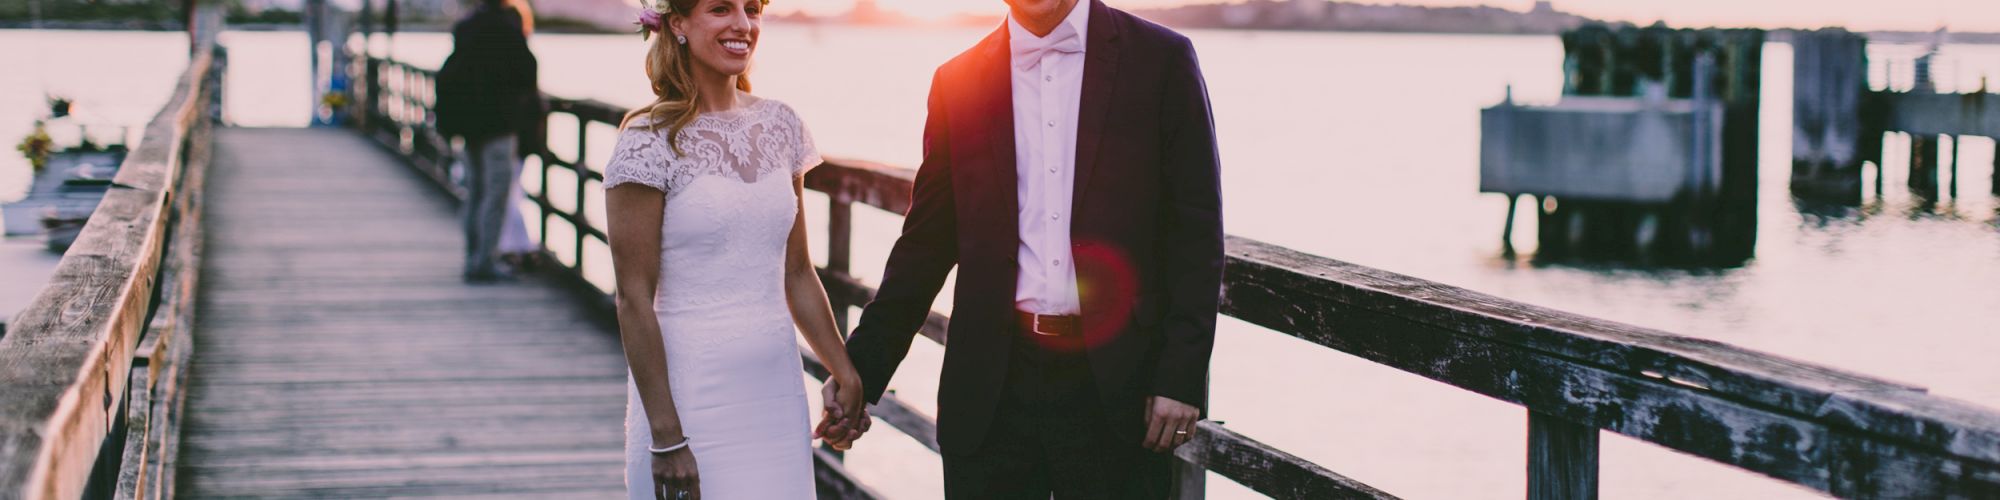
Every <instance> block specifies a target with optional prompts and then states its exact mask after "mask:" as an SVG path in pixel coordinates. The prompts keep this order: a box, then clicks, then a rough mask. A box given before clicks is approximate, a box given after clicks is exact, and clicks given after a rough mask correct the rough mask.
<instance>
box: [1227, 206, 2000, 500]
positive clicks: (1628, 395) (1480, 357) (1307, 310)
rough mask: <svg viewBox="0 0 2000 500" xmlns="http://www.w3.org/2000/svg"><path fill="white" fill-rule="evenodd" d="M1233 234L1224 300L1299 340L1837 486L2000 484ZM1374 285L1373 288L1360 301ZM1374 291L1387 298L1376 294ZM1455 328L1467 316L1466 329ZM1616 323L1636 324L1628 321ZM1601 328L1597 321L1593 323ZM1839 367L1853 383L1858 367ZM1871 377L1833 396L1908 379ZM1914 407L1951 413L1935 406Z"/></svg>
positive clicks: (1819, 417)
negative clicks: (1282, 257)
mask: <svg viewBox="0 0 2000 500" xmlns="http://www.w3.org/2000/svg"><path fill="white" fill-rule="evenodd" d="M1231 244H1232V245H1233V246H1232V250H1231V252H1232V255H1237V256H1239V257H1242V258H1241V260H1240V261H1241V262H1243V263H1244V264H1243V265H1237V266H1234V267H1232V268H1231V273H1230V276H1229V278H1228V279H1227V280H1226V283H1227V288H1228V290H1227V295H1226V300H1225V304H1224V310H1225V311H1226V312H1228V313H1229V314H1230V315H1232V316H1235V317H1237V318H1241V319H1244V320H1246V321H1249V322H1251V323H1255V324H1259V325H1262V326H1265V327H1268V328H1274V329H1278V330H1280V331H1288V332H1292V334H1293V335H1295V336H1298V337H1300V338H1301V339H1304V340H1307V341H1311V342H1314V343H1318V344H1321V345H1324V346H1327V347H1330V348H1333V349H1336V350H1339V351H1342V352H1347V353H1350V354H1354V355H1356V356H1360V357H1362V358H1365V359H1368V360H1371V361H1374V362H1376V363H1380V364H1383V365H1387V366H1390V367H1394V368H1397V369H1401V370H1403V371H1407V372H1410V373H1414V374H1417V375H1421V376H1424V377H1428V378H1431V379H1434V380H1438V381H1441V382H1445V383H1449V384H1451V385H1454V386H1457V387H1459V388H1462V389H1466V390H1469V391H1472V392H1475V393H1479V394H1483V395H1486V396H1490V397H1493V398H1496V399H1500V400H1502V401H1507V402H1510V403H1514V404H1519V405H1522V406H1526V407H1528V408H1530V409H1533V410H1536V411H1540V412H1544V413H1547V414H1550V415H1553V416H1557V417H1561V418H1563V419H1565V420H1569V421H1572V422H1578V423H1582V424H1585V425H1589V426H1592V427H1596V428H1600V429H1605V430H1610V431H1614V432H1618V433H1621V434H1626V435H1629V436H1633V437H1636V438H1639V439H1642V440H1645V441H1648V442H1651V443H1654V444H1657V445H1661V446H1665V447H1668V448H1673V449H1677V450H1681V451H1684V452H1687V453H1690V454H1694V455H1696V456H1701V457H1704V458H1708V459H1711V460H1715V461H1718V462H1722V463H1725V464H1730V465H1735V466H1737V467H1742V468H1744V469H1747V470H1751V471H1754V472H1759V473H1762V474H1765V475H1768V476H1771V477H1775V478H1778V479H1782V480H1786V481H1790V482H1793V483H1797V484H1800V485H1802V486H1807V487H1811V488H1815V489H1820V490H1822V491H1827V492H1829V493H1832V494H1835V495H1842V496H1864V497H1866V496H1940V495H1947V496H1948V495H1950V494H1959V495H1972V496H1982V495H1994V494H2000V489H1995V486H1994V485H1996V484H2000V467H1996V466H1994V465H1992V464H1990V463H1987V462H1983V461H1981V460H1978V459H1976V458H1973V457H1966V456H1963V455H1956V454H1953V453H1950V452H1948V451H1946V450H1944V449H1941V447H1935V446H1925V445H1923V444H1921V443H1919V442H1917V440H1909V441H1905V440H1902V439H1896V438H1893V437H1889V436H1884V435H1883V433H1879V432H1876V431H1878V430H1879V429H1870V428H1854V427H1850V425H1852V422H1851V421H1849V420H1846V419H1844V418H1832V417H1836V415H1826V414H1823V413H1821V412H1824V411H1825V409H1824V408H1819V409H1815V411H1810V412H1794V411H1789V410H1788V409H1786V408H1782V407H1773V406H1770V405H1767V404H1763V403H1762V402H1763V401H1769V400H1770V398H1769V397H1768V396H1769V395H1763V396H1765V397H1761V398H1749V397H1736V396H1735V395H1732V394H1730V393H1725V392H1721V391H1711V390H1706V389H1705V388H1703V387H1701V386H1698V385H1689V384H1688V382H1686V381H1685V380H1676V379H1669V378H1665V377H1659V378H1656V377H1653V376H1650V375H1648V374H1647V373H1646V372H1645V371H1641V370H1630V369H1628V368H1605V367H1602V365H1599V364H1597V363H1594V362H1591V361H1587V360H1579V359H1575V358H1571V357H1568V356H1565V355H1559V354H1555V353H1551V352H1548V351H1543V350H1538V349H1529V348H1524V347H1523V346H1521V345H1519V344H1515V343H1512V342H1506V341H1503V339H1504V340H1508V341H1512V340H1517V338H1516V337H1512V336H1501V335H1498V333H1499V332H1498V331H1504V330H1500V329H1501V326H1500V325H1496V324H1494V323H1504V322H1505V321H1506V320H1502V319H1498V318H1489V319H1486V320H1474V319H1467V320H1464V321H1462V322H1460V323H1444V324H1438V323H1431V322H1423V321H1420V319H1419V318H1423V317H1425V314H1426V313H1423V312H1413V310H1416V309H1423V308H1422V307H1421V306H1412V305H1399V304H1393V302H1397V301H1402V300H1424V299H1418V298H1416V297H1429V298H1432V299H1436V298H1439V297H1443V296H1439V295H1431V294H1436V293H1438V292H1439V291H1440V290H1443V289H1445V288H1448V287H1443V286H1442V285H1435V286H1434V287H1432V288H1431V289H1430V290H1427V291H1426V292H1423V293H1424V295H1415V294H1412V293H1401V294H1391V293H1383V292H1380V291H1374V292H1370V291H1369V290H1368V289H1366V288H1358V287H1352V286H1347V285H1341V284H1342V283H1352V282H1353V281H1348V280H1356V281H1359V280H1365V279H1369V278H1359V277H1348V276H1342V273H1343V272H1370V273H1380V271H1373V270H1366V271H1356V270H1353V268H1354V267H1356V266H1350V265H1346V264H1340V263H1334V262H1332V261H1325V260H1324V259H1320V258H1317V257H1313V258H1312V259H1319V260H1322V261H1324V262H1325V263H1323V264H1322V265H1318V266H1315V265H1311V264H1310V263H1308V262H1303V260H1304V259H1300V261H1293V262H1288V263H1285V264H1283V265H1259V263H1260V262H1262V261H1261V260H1259V259H1256V258H1254V257H1255V256H1256V254H1255V253H1253V252H1246V251H1245V249H1244V248H1242V246H1243V245H1248V244H1251V243H1246V242H1245V241H1242V240H1237V241H1232V242H1231ZM1258 245H1261V244H1258ZM1258 251H1260V252H1270V251H1284V250H1282V249H1279V250H1269V249H1259V250H1258ZM1285 252H1289V251H1285ZM1246 253H1247V254H1248V255H1245V254H1246ZM1301 273H1308V274H1309V275H1310V277H1307V276H1301ZM1319 276H1326V277H1332V279H1331V281H1330V282H1331V283H1333V284H1335V285H1333V286H1327V285H1322V286H1320V287H1319V288H1318V289H1314V288H1304V287H1301V286H1298V285H1296V284H1294V283H1295V282H1297V281H1303V280H1310V279H1314V278H1318V277H1319ZM1404 279H1409V278H1404ZM1464 293H1466V294H1470V293H1471V292H1464ZM1371 297H1372V298H1374V301H1375V302H1371V301H1370V298H1371ZM1487 300H1493V301H1498V299H1487ZM1381 301H1390V302H1392V303H1391V304H1386V305H1385V304H1381V303H1380V302H1381ZM1517 306H1518V307H1520V308H1528V307H1529V306H1520V305H1518V304H1517ZM1452 310H1455V311H1463V309H1460V308H1459V307H1458V306H1452ZM1528 314H1529V315H1531V317H1536V318H1541V319H1549V318H1551V316H1555V315H1562V313H1556V312H1552V311H1532V312H1529V313H1528ZM1544 324H1546V323H1544ZM1453 325H1457V326H1453ZM1461 328H1477V330H1475V331H1472V332H1467V331H1463V330H1461ZM1623 328H1625V329H1631V330H1637V329H1636V328H1634V327H1629V326H1625V327H1623ZM1603 334H1604V333H1603V330H1598V331H1597V333H1596V335H1603ZM1574 341H1577V342H1581V341H1582V340H1574ZM1657 342H1659V341H1646V340H1633V341H1631V342H1628V343H1624V344H1621V345H1624V346H1626V348H1628V349H1635V350H1636V349H1638V347H1637V346H1643V345H1646V344H1648V343H1657ZM1617 348H1618V347H1606V349H1617ZM1745 356H1747V355H1745ZM1619 359H1631V358H1630V357H1627V358H1619ZM1680 359H1682V360H1686V359H1687V358H1680ZM1679 363H1687V364H1682V365H1678V366H1683V367H1688V366H1690V365H1691V363H1692V362H1691V361H1681V362H1679ZM1646 366H1661V367H1663V368H1664V367H1671V366H1677V365H1675V364H1673V363H1668V362H1662V361H1654V362H1652V363H1650V364H1648V365H1646ZM1664 369H1668V370H1673V368H1664ZM1705 370H1706V371H1704V372H1701V373H1707V374H1709V375H1708V376H1707V377H1705V378H1704V380H1722V379H1725V378H1727V377H1748V376H1753V375H1763V376H1770V375H1773V374H1771V373H1769V372H1755V371H1725V370H1721V369H1718V368H1715V367H1713V366H1712V365H1710V366H1709V367H1707V368H1706V369H1705ZM1682 373H1695V371H1694V369H1693V368H1691V367H1689V368H1682ZM1789 376H1801V375H1789ZM1848 377H1849V380H1852V381H1854V383H1857V384H1858V383H1859V382H1860V381H1862V380H1863V379H1858V378H1854V377H1852V376H1848ZM1774 378H1777V377H1774ZM1815 380H1816V381H1815V382H1813V383H1810V384H1806V385H1808V387H1810V386H1811V385H1817V384H1820V383H1825V380H1827V379H1815ZM1875 387H1879V388H1880V390H1883V391H1889V394H1886V395H1884V394H1858V393H1839V394H1835V395H1832V396H1833V397H1837V398H1844V399H1848V400H1864V401H1865V400H1871V399H1873V400H1878V401H1893V398H1889V397H1885V396H1894V395H1895V394H1897V393H1902V394H1911V393H1912V391H1910V390H1908V389H1904V388H1901V387H1898V386H1894V385H1890V384H1876V385H1875ZM1773 390H1783V389H1781V388H1779V389H1773ZM1926 398H1927V400H1928V402H1930V403H1932V408H1937V407H1940V406H1942V407H1945V408H1950V407H1952V406H1951V405H1955V404H1958V403H1954V402H1950V401H1949V400H1944V399H1942V398H1928V397H1926ZM1746 399H1749V400H1750V401H1746ZM1911 414H1912V415H1918V416H1922V415H1929V416H1932V417H1938V416H1943V417H1953V416H1955V415H1953V414H1950V413H1945V412H1937V411H1935V410H1926V411H1922V412H1912V413H1911ZM1982 428H1992V427H1981V426H1980V425H1978V424H1963V425H1962V426H1960V427H1940V428H1939V430H1945V429H1963V430H1970V431H1979V430H1980V429H1982Z"/></svg>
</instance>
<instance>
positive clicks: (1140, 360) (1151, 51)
mask: <svg viewBox="0 0 2000 500" xmlns="http://www.w3.org/2000/svg"><path fill="white" fill-rule="evenodd" d="M1006 1H1007V4H1008V6H1009V7H1010V11H1011V12H1010V14H1011V15H1010V16H1008V20H1007V23H1006V26H1004V27H1001V28H1000V29H999V30H997V31H995V32H994V33H993V34H992V35H989V36H987V37H986V39H985V40H983V41H981V42H980V43H979V45H977V46H975V47H973V48H972V49H971V50H968V51H966V52H965V53H963V54H961V55H959V56H958V57H956V58H954V59H952V60H951V61H950V62H947V63H945V65H944V66H942V67H940V68H938V71H937V74H936V76H935V77H934V79H933V80H932V82H931V94H930V104H929V107H930V111H929V112H930V115H929V117H928V119H927V121H926V123H925V125H924V160H923V165H922V167H921V168H919V169H918V171H917V178H916V187H915V192H914V195H913V198H912V200H913V201H912V202H911V205H910V211H909V213H908V214H907V215H906V217H905V219H904V225H903V234H902V236H901V238H900V239H898V240H897V241H896V245H895V248H894V249H893V250H892V251H891V252H890V254H889V261H888V266H887V271H886V272H885V273H884V275H883V277H882V285H881V290H880V292H878V293H877V294H876V296H875V300H874V302H873V303H870V304H869V305H868V307H867V309H866V310H865V311H864V312H863V314H862V316H861V321H860V323H859V325H857V326H856V327H855V329H854V333H853V336H852V338H850V339H849V340H848V344H847V346H848V352H849V353H850V355H851V356H852V358H853V361H854V365H855V367H856V368H857V369H858V370H859V371H860V372H861V379H862V382H863V383H864V384H863V385H864V389H865V390H866V394H867V399H868V401H869V402H871V403H872V402H875V401H877V400H879V399H880V397H881V395H882V392H883V388H884V387H885V386H886V385H887V384H888V383H889V379H890V376H891V375H892V374H894V373H895V370H896V365H897V364H898V363H900V362H901V361H902V359H903V357H904V355H906V354H908V352H909V349H910V342H911V340H912V338H913V335H914V334H915V333H916V332H917V329H918V328H919V327H920V326H921V325H922V324H923V322H924V318H925V315H926V313H927V312H929V311H930V308H931V303H932V301H933V300H934V299H935V298H936V297H937V294H938V291H939V288H941V287H942V286H943V284H944V281H945V276H946V274H947V273H949V272H950V271H951V270H952V267H953V266H957V267H958V281H957V286H956V288H955V290H954V304H953V305H954V307H953V308H952V321H951V328H950V331H949V335H948V336H949V340H950V341H949V342H948V343H947V345H946V348H945V359H944V367H943V376H942V381H941V383H940V384H939V394H938V413H939V414H938V443H939V445H940V446H941V447H942V449H943V455H944V469H945V490H946V493H947V495H948V496H950V497H952V498H959V499H963V498H1036V499H1046V498H1049V496H1050V495H1051V494H1052V493H1053V494H1054V495H1055V496H1056V498H1072V497H1082V498H1161V497H1163V496H1165V495H1166V493H1167V489H1168V484H1169V482H1170V478H1169V472H1168V470H1169V469H1168V464H1169V462H1168V458H1169V455H1168V454H1169V453H1171V451H1172V450H1173V449H1174V448H1175V447H1178V446H1180V445H1181V444H1183V443H1186V442H1187V441H1188V439H1189V438H1191V437H1192V436H1193V434H1194V432H1195V422H1196V421H1198V420H1199V419H1200V416H1201V407H1202V406H1203V405H1204V404H1205V403H1206V389H1207V377H1208V360H1209V352H1210V350H1211V347H1212V346H1213V344H1214V336H1215V318H1216V307H1217V298H1218V295H1219V289H1220V283H1221V279H1222V266H1223V264H1222V263H1223V256H1222V238H1223V233H1222V196H1221V189H1220V182H1219V172H1218V167H1217V156H1216V150H1215V133H1214V123H1213V121H1212V119H1211V118H1210V113H1209V105H1208V96H1207V89H1206V87H1205V84H1204V83H1203V81H1202V77H1201V70H1200V68H1199V66H1198V65H1197V64H1196V62H1195V54H1194V48H1193V46H1192V45H1190V43H1189V42H1188V40H1187V38H1185V37H1182V36H1181V35H1179V34H1176V33H1174V32H1173V31H1171V30H1168V29H1166V28H1163V27H1160V26H1158V25H1155V24H1153V23H1150V22H1147V21H1145V20H1142V19H1139V18H1138V17H1134V16H1132V15H1130V14H1127V13H1125V12H1123V11H1119V10H1116V9H1112V8H1110V7H1107V6H1105V5H1104V3H1103V2H1102V1H1101V0H1006Z"/></svg>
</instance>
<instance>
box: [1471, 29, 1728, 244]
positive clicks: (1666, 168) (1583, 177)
mask: <svg viewBox="0 0 2000 500" xmlns="http://www.w3.org/2000/svg"><path fill="white" fill-rule="evenodd" d="M1763 40H1764V36H1763V32H1761V31H1756V30H1672V29H1666V28H1664V27H1657V26H1656V27H1650V28H1620V29H1612V28H1609V27H1605V26H1598V25H1590V26H1585V27H1582V28H1578V29H1576V30H1572V31H1570V32H1567V33H1564V34H1563V48H1564V53H1565V55H1564V64H1563V68H1564V70H1563V71H1564V77H1565V78H1564V86H1563V96H1562V100H1561V101H1559V102H1557V103H1555V104H1553V105H1548V106H1522V105H1518V104H1515V103H1514V102H1513V100H1512V97H1511V92H1509V94H1510V96H1509V98H1508V99H1507V100H1506V101H1504V102H1502V103H1500V104H1499V105H1496V106H1493V107H1491V108H1487V109H1485V110H1483V111H1482V112H1481V137H1480V178H1479V180H1480V191H1482V192H1488V193H1499V194H1504V195H1506V196H1507V198H1508V202H1509V203H1508V217H1507V220H1508V224H1507V225H1508V226H1509V227H1508V231H1507V234H1509V235H1511V234H1512V226H1513V220H1514V208H1513V206H1514V204H1515V203H1514V200H1515V199H1516V198H1518V197H1520V196H1523V195H1530V196H1534V197H1536V199H1537V200H1538V201H1539V203H1536V206H1537V207H1539V210H1537V216H1538V217H1539V220H1538V222H1540V224H1538V226H1537V227H1538V228H1540V229H1539V231H1538V234H1537V241H1538V250H1537V252H1536V257H1537V258H1538V259H1551V260H1620V261H1638V262H1641V263H1650V264H1664V265H1684V266H1703V267H1705V266H1728V265H1735V264H1738V263H1741V262H1743V261H1744V260H1745V259H1748V258H1749V257H1750V255H1751V253H1752V251H1753V249H1754V248H1755V244H1756V238H1755V233H1756V211H1755V210H1756V200H1757V190H1756V185H1757V137H1758V131H1757V126H1758V125H1757V124H1758V114H1757V110H1758V103H1759V100H1760V96H1759V91H1760V89H1761V83H1760V80H1761V76H1760V72H1761V68H1760V64H1761V61H1762V50H1763V48H1762V44H1763ZM1503 240H1511V236H1503ZM1503 243H1507V244H1508V249H1509V251H1510V252H1511V248H1512V247H1511V241H1503Z"/></svg>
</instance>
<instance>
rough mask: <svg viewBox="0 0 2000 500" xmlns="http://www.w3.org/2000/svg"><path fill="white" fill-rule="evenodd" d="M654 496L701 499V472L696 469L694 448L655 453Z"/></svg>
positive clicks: (658, 499) (661, 499)
mask: <svg viewBox="0 0 2000 500" xmlns="http://www.w3.org/2000/svg"><path fill="white" fill-rule="evenodd" d="M682 439H687V438H682ZM653 498H654V500H701V473H700V472H699V471H698V470H696V469H695V462H694V449H693V448H688V447H685V446H683V447H681V448H680V449H678V450H674V451H670V452H666V453H654V454H653Z"/></svg>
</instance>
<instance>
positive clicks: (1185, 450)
mask: <svg viewBox="0 0 2000 500" xmlns="http://www.w3.org/2000/svg"><path fill="white" fill-rule="evenodd" d="M1196 425H1197V427H1199V429H1200V430H1199V431H1198V432H1196V433H1195V436H1194V439H1192V440H1189V441H1188V443H1187V444H1184V445H1181V447H1180V448H1177V449H1175V450H1174V456H1175V457H1177V458H1180V459H1181V460H1186V461H1188V462H1190V463H1195V464H1200V465H1201V466H1203V467H1205V468H1207V469H1208V470H1210V471H1214V472H1215V473H1217V474H1221V475H1222V476H1223V477H1227V478H1230V479H1233V480H1235V481H1236V482H1237V483H1240V484H1242V485H1244V486H1247V487H1249V488H1250V489H1252V490H1256V491H1257V492H1258V493H1263V494H1265V495H1269V496H1270V497H1271V498H1284V499H1322V498H1377V499H1386V498H1396V497H1394V496H1391V495H1389V494H1388V493H1383V492H1382V491H1381V490H1377V489H1375V488H1373V487H1370V486H1368V485H1366V484H1362V483H1361V482H1360V481H1356V480H1354V479H1352V478H1349V477H1347V476H1343V475H1340V474H1339V473H1335V472H1333V471H1330V470H1327V469H1326V468H1325V467H1320V466H1319V465H1318V464H1315V463H1312V462H1310V461H1307V460H1306V459H1303V458H1299V457H1298V456H1296V455H1292V454H1290V453H1286V452H1285V451H1284V450H1280V449H1277V448H1274V447H1272V446H1270V445H1267V444H1264V443H1261V442H1258V441H1257V440H1254V439H1250V438H1248V437H1245V436H1243V435H1242V434H1237V433H1236V431H1232V430H1229V428H1228V427H1223V426H1222V424H1218V423H1215V422H1210V421H1206V420H1204V421H1201V422H1200V423H1198V424H1196Z"/></svg>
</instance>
